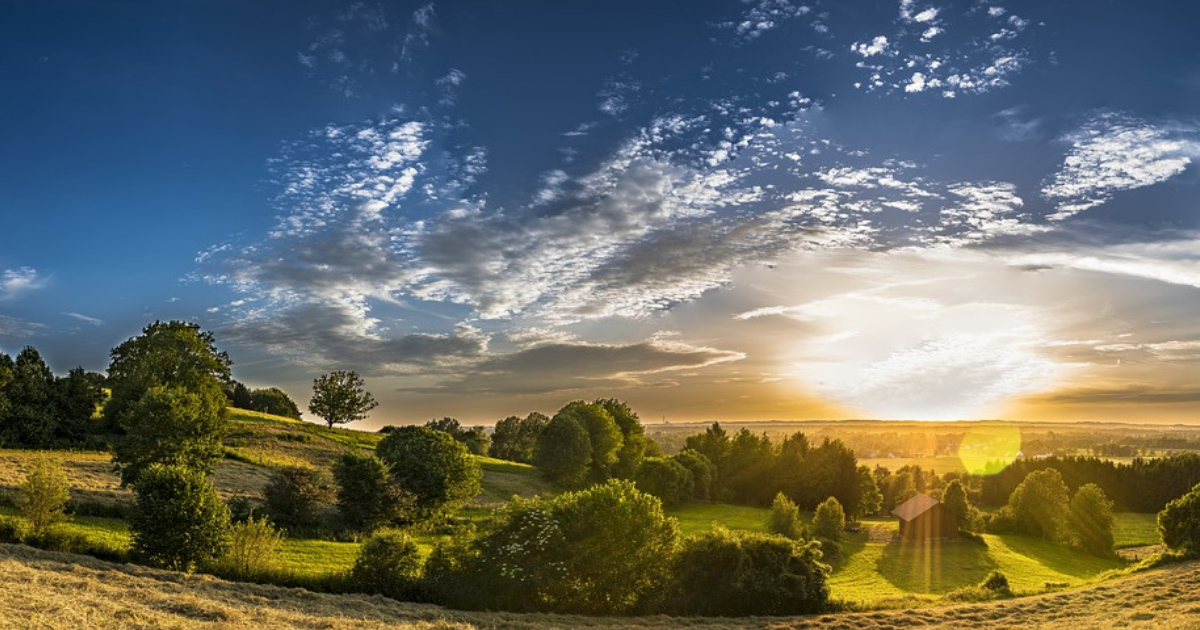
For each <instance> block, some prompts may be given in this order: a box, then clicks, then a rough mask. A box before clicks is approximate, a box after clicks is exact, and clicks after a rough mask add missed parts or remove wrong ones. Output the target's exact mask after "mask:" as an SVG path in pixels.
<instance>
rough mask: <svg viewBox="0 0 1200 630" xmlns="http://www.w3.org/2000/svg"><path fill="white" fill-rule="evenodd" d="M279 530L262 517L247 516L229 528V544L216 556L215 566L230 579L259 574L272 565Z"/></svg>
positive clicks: (280, 539) (276, 548) (277, 545)
mask: <svg viewBox="0 0 1200 630" xmlns="http://www.w3.org/2000/svg"><path fill="white" fill-rule="evenodd" d="M281 542H283V533H282V532H280V531H279V530H278V529H277V528H276V527H275V526H274V525H272V524H271V522H270V521H268V520H267V519H265V518H253V517H251V518H249V519H247V520H245V521H242V522H239V523H235V524H234V525H233V526H232V527H230V528H229V547H228V548H226V549H225V553H223V554H221V557H220V558H218V559H217V560H216V565H217V570H218V571H219V572H220V573H221V574H222V575H224V576H227V577H231V578H234V579H248V578H252V577H254V576H256V575H262V574H264V573H266V572H268V571H270V570H271V569H273V568H274V566H275V552H276V550H278V549H279V543H281Z"/></svg>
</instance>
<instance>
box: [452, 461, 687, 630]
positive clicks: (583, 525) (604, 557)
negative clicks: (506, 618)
mask: <svg viewBox="0 0 1200 630" xmlns="http://www.w3.org/2000/svg"><path fill="white" fill-rule="evenodd" d="M678 537H679V529H678V525H677V524H676V522H675V520H674V519H670V518H667V517H666V516H665V515H664V514H663V511H662V503H661V502H660V501H659V500H658V499H657V498H655V497H653V496H650V495H648V494H645V493H643V492H640V491H639V490H637V488H635V487H634V485H633V484H632V483H630V482H628V481H615V480H614V481H610V482H608V483H606V484H603V485H599V486H594V487H592V488H589V489H587V490H581V491H578V492H567V493H564V494H561V495H558V496H556V497H553V498H550V499H541V498H538V499H531V500H523V499H517V500H515V501H513V502H512V503H511V504H510V505H509V506H508V507H506V508H505V509H504V511H503V513H502V514H501V515H500V518H499V520H498V522H497V523H496V524H495V525H493V526H492V528H491V529H490V530H488V531H486V532H485V533H483V534H482V535H480V536H479V537H478V538H476V539H475V540H474V541H473V542H471V543H470V549H469V550H460V551H459V552H458V553H457V554H449V553H448V554H446V555H447V556H451V557H448V558H446V559H443V560H442V561H440V562H441V564H443V565H446V564H451V563H450V562H447V560H454V561H456V562H458V563H459V565H460V566H461V568H460V569H459V570H457V571H454V570H449V571H446V570H439V571H437V572H431V573H433V575H432V577H434V579H435V581H437V582H439V583H441V584H443V585H445V584H450V585H455V584H457V585H461V587H462V588H457V589H444V588H443V589H442V590H441V591H440V593H441V595H442V597H443V599H444V602H443V603H447V604H451V605H456V606H460V607H474V608H491V609H503V610H515V611H551V612H571V613H584V614H620V613H628V612H631V611H634V610H636V609H637V607H638V605H639V603H640V602H641V601H642V600H643V599H644V598H646V597H647V596H648V595H650V594H652V593H656V592H658V591H661V588H662V586H663V585H664V584H665V582H666V579H667V574H666V571H667V570H668V565H669V564H670V559H671V557H672V555H673V554H674V552H675V549H676V546H677V542H678ZM481 585H486V586H481Z"/></svg>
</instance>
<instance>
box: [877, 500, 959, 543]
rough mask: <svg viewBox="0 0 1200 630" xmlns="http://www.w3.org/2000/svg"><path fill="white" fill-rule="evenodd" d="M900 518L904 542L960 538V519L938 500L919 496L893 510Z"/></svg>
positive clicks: (901, 536) (901, 534)
mask: <svg viewBox="0 0 1200 630" xmlns="http://www.w3.org/2000/svg"><path fill="white" fill-rule="evenodd" d="M892 514H894V515H896V516H898V517H899V518H900V538H901V539H903V540H933V539H942V538H957V537H958V521H959V517H958V515H957V514H954V513H953V512H951V511H950V510H947V509H946V506H945V505H944V504H943V503H942V502H940V501H938V500H937V499H935V498H933V497H931V496H928V495H925V494H918V495H916V496H914V497H913V498H911V499H909V500H907V501H905V502H904V503H902V504H900V506H899V507H897V508H896V509H894V510H892Z"/></svg>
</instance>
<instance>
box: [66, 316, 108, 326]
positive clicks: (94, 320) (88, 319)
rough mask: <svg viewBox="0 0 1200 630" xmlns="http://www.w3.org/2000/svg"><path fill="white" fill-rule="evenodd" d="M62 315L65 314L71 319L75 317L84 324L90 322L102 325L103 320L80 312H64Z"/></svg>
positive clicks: (94, 324)
mask: <svg viewBox="0 0 1200 630" xmlns="http://www.w3.org/2000/svg"><path fill="white" fill-rule="evenodd" d="M64 315H66V316H67V317H70V318H71V319H77V320H79V321H81V322H83V323H85V324H91V325H93V326H102V325H104V320H102V319H97V318H95V317H88V316H87V315H83V314H80V313H64Z"/></svg>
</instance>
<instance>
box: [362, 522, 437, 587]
mask: <svg viewBox="0 0 1200 630" xmlns="http://www.w3.org/2000/svg"><path fill="white" fill-rule="evenodd" d="M420 577H421V552H420V550H419V549H418V548H417V543H415V542H413V540H412V539H411V538H409V537H408V534H405V533H404V532H401V531H399V530H395V529H385V530H382V531H379V532H376V533H375V535H373V536H371V537H370V538H369V539H367V541H366V542H365V543H363V545H362V548H361V549H360V550H359V553H358V559H357V560H355V561H354V568H353V569H351V570H350V581H351V582H352V584H353V586H354V587H355V588H356V589H358V590H363V591H365V592H368V593H379V594H381V595H386V596H388V597H392V598H395V599H406V598H407V596H409V595H411V594H412V591H413V590H414V589H415V586H416V583H417V580H418V579H419V578H420Z"/></svg>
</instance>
